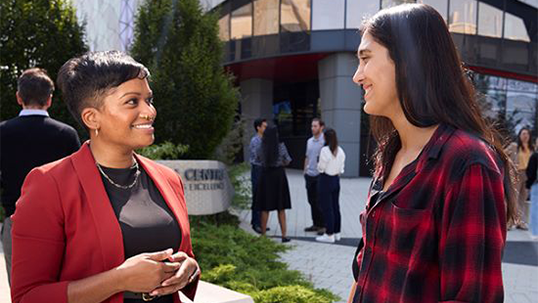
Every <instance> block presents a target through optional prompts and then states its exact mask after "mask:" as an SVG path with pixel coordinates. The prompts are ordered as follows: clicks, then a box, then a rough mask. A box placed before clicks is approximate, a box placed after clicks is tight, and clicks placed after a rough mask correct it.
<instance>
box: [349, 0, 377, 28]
mask: <svg viewBox="0 0 538 303" xmlns="http://www.w3.org/2000/svg"><path fill="white" fill-rule="evenodd" d="M378 11H379V1H371V0H347V8H346V28H349V29H356V28H359V27H360V26H361V24H362V21H363V20H364V19H366V18H368V17H371V16H373V15H375V13H377V12H378Z"/></svg>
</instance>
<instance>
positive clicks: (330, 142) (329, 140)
mask: <svg viewBox="0 0 538 303" xmlns="http://www.w3.org/2000/svg"><path fill="white" fill-rule="evenodd" d="M323 137H324V138H325V146H328V147H329V149H330V150H331V152H332V153H333V155H335V156H336V154H337V153H338V137H337V136H336V131H335V130H334V129H332V128H327V130H326V131H325V132H324V133H323Z"/></svg>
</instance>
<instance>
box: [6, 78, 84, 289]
mask: <svg viewBox="0 0 538 303" xmlns="http://www.w3.org/2000/svg"><path fill="white" fill-rule="evenodd" d="M53 92H54V82H52V80H51V79H50V77H49V76H48V75H47V72H46V71H45V70H44V69H40V68H32V69H28V70H26V71H24V72H23V73H22V75H21V76H20V77H19V79H18V81H17V93H16V98H17V103H19V105H20V106H21V107H22V111H21V112H20V113H19V116H18V117H16V118H13V119H10V120H7V121H3V122H1V123H0V188H1V190H2V194H1V199H2V207H3V210H4V214H5V219H4V224H3V226H2V245H3V247H4V257H5V260H6V267H7V272H8V278H9V280H11V219H10V216H11V215H12V214H13V213H14V212H15V202H17V199H19V196H20V195H21V187H22V183H23V182H24V178H25V177H26V175H27V174H28V173H29V172H30V170H32V169H33V168H34V167H38V166H41V165H43V164H46V163H49V162H52V161H55V160H58V159H60V158H63V157H65V156H68V155H70V154H72V153H73V152H75V151H77V150H78V149H79V148H80V140H79V138H78V134H77V132H76V131H75V129H74V128H73V127H71V126H69V125H67V124H64V123H62V122H59V121H56V120H54V119H52V118H50V117H49V114H48V112H47V109H48V108H49V107H50V106H51V105H52V93H53ZM36 258H39V252H36Z"/></svg>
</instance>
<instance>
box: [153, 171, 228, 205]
mask: <svg viewBox="0 0 538 303" xmlns="http://www.w3.org/2000/svg"><path fill="white" fill-rule="evenodd" d="M157 162H159V163H161V164H163V165H166V166H168V167H170V168H171V169H173V170H174V171H176V172H177V173H178V174H179V175H180V176H181V180H182V181H183V186H184V188H185V200H186V202H187V208H188V211H189V215H211V214H216V213H220V212H223V211H225V210H227V209H228V207H230V204H231V202H232V198H233V187H232V183H231V182H230V178H229V177H228V172H227V171H226V165H224V163H222V162H219V161H212V160H160V161H157Z"/></svg>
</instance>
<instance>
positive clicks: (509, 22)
mask: <svg viewBox="0 0 538 303" xmlns="http://www.w3.org/2000/svg"><path fill="white" fill-rule="evenodd" d="M504 38H506V39H511V40H523V41H525V42H530V41H531V40H530V39H529V34H528V33H527V29H526V28H525V23H523V20H522V19H521V18H519V17H517V16H514V15H512V14H509V13H506V15H505V20H504Z"/></svg>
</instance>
